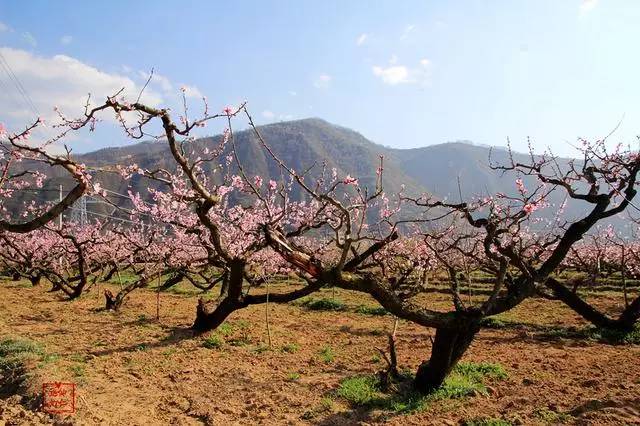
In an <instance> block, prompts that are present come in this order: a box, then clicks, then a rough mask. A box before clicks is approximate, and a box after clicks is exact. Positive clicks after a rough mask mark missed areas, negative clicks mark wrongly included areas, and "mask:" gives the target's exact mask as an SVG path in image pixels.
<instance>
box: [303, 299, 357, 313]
mask: <svg viewBox="0 0 640 426" xmlns="http://www.w3.org/2000/svg"><path fill="white" fill-rule="evenodd" d="M300 305H301V306H304V307H305V308H307V309H309V310H312V311H336V312H339V311H345V310H346V309H347V306H346V305H345V304H344V302H343V301H342V300H340V299H326V298H323V299H311V298H309V299H305V300H303V301H301V302H300Z"/></svg>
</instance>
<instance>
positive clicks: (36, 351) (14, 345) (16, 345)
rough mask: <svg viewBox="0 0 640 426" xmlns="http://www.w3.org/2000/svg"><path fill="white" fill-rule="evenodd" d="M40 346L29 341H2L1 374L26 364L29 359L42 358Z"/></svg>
mask: <svg viewBox="0 0 640 426" xmlns="http://www.w3.org/2000/svg"><path fill="white" fill-rule="evenodd" d="M41 355H43V350H42V347H41V346H40V345H38V344H37V343H35V342H32V341H29V340H20V339H4V340H2V341H0V373H1V372H2V371H6V370H11V369H14V368H17V367H19V366H21V365H22V364H24V362H25V360H26V359H27V358H29V357H34V356H41Z"/></svg>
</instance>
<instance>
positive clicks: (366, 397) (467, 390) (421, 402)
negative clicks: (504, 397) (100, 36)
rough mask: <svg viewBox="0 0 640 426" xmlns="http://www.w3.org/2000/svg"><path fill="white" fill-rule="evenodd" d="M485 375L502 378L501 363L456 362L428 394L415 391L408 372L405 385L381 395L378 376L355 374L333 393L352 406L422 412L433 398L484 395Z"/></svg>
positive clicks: (405, 376)
mask: <svg viewBox="0 0 640 426" xmlns="http://www.w3.org/2000/svg"><path fill="white" fill-rule="evenodd" d="M485 377H488V378H493V379H504V378H505V377H507V373H506V372H505V370H504V368H502V366H500V365H497V364H486V363H480V364H474V363H460V364H458V365H457V366H456V367H455V368H454V370H453V371H452V373H451V374H450V375H449V377H447V379H446V380H445V382H444V384H443V385H442V387H440V388H439V389H437V390H436V391H434V392H433V393H431V394H429V395H422V394H419V393H417V392H415V391H414V390H413V389H412V388H411V386H410V383H409V382H410V381H411V379H412V377H411V375H410V374H408V373H406V372H405V373H403V379H404V381H405V383H406V384H408V386H405V389H404V390H401V391H400V392H398V393H396V394H385V393H383V392H382V391H381V390H380V380H379V378H378V376H371V375H370V376H356V377H351V378H347V379H345V380H343V381H342V382H341V383H340V387H339V388H338V391H337V394H338V396H340V397H341V398H344V399H346V400H347V401H349V402H350V403H351V404H353V405H360V406H369V407H376V408H380V409H383V410H389V411H394V412H413V411H422V410H423V409H425V408H426V406H427V405H428V404H429V403H430V402H433V401H439V400H447V399H458V398H464V397H467V396H471V395H476V394H486V393H487V388H486V387H485V386H484V384H483V379H484V378H485Z"/></svg>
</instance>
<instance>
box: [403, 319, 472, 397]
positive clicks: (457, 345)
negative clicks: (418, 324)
mask: <svg viewBox="0 0 640 426" xmlns="http://www.w3.org/2000/svg"><path fill="white" fill-rule="evenodd" d="M479 330H480V325H479V322H478V321H475V320H472V321H468V322H466V321H465V322H462V323H459V324H457V325H456V326H454V327H451V328H437V329H436V336H435V338H434V340H433V346H432V348H431V357H430V358H429V360H428V361H424V362H423V363H422V364H421V365H420V367H418V371H417V372H416V377H415V380H414V382H413V385H414V388H415V389H416V390H417V391H418V392H420V393H424V394H428V393H431V392H433V391H435V390H436V389H438V388H439V387H440V386H442V384H443V383H444V379H445V378H446V377H447V376H448V375H449V373H450V372H451V370H452V369H453V368H454V367H455V366H456V364H457V363H458V361H459V360H460V358H461V357H462V355H463V354H464V353H465V351H466V350H467V349H468V348H469V346H470V345H471V342H472V341H473V338H474V337H475V335H476V333H478V331H479Z"/></svg>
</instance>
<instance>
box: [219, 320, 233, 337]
mask: <svg viewBox="0 0 640 426" xmlns="http://www.w3.org/2000/svg"><path fill="white" fill-rule="evenodd" d="M216 331H217V332H218V333H220V334H222V335H223V336H228V335H230V334H231V333H233V325H231V324H230V323H228V322H225V323H222V324H220V325H219V326H218V328H217V329H216Z"/></svg>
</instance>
